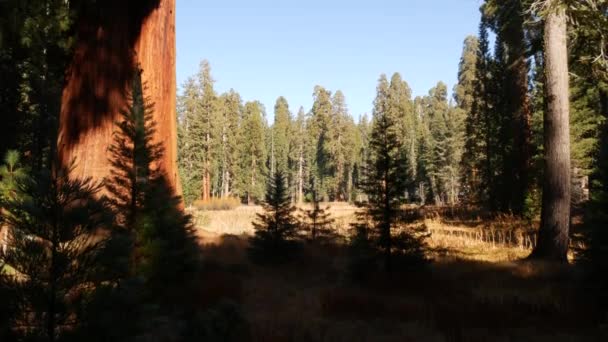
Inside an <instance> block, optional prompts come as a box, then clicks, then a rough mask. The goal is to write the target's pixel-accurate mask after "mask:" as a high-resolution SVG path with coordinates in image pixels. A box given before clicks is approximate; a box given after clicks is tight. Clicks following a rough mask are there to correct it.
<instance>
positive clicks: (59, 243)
mask: <svg viewBox="0 0 608 342" xmlns="http://www.w3.org/2000/svg"><path fill="white" fill-rule="evenodd" d="M18 189H19V192H20V193H22V194H23V196H20V197H19V198H9V199H8V200H5V201H4V202H3V203H2V206H3V207H4V209H5V211H6V214H5V215H4V218H5V222H6V224H7V226H8V227H10V235H9V242H8V245H9V246H10V247H9V248H8V249H7V252H6V253H5V254H3V255H2V257H1V260H0V264H8V265H10V266H11V267H12V268H13V269H14V270H15V272H14V274H13V275H12V276H10V277H9V279H8V281H7V285H6V286H7V287H8V288H9V289H10V291H11V293H13V297H12V298H11V302H9V305H8V306H7V307H14V308H15V309H16V311H15V312H14V316H13V317H12V319H13V320H12V323H13V324H17V325H14V326H27V327H28V329H25V330H22V329H19V330H17V332H18V333H19V334H24V336H23V337H24V338H28V339H45V340H55V341H56V340H59V339H66V338H68V337H69V335H70V334H72V333H73V332H75V331H78V329H79V328H80V327H81V326H82V324H83V318H84V317H83V314H82V312H83V310H86V305H87V298H89V297H90V296H93V295H95V292H96V291H98V290H99V289H101V288H103V287H106V286H115V284H116V280H117V278H116V269H119V268H120V266H118V267H117V263H116V262H118V264H119V263H120V260H121V258H120V254H118V255H116V254H114V255H111V258H112V259H109V258H108V254H106V252H107V250H106V249H107V248H108V247H109V246H111V244H110V239H111V238H112V229H111V228H112V226H113V216H114V215H113V212H112V210H111V209H110V206H109V205H108V203H107V202H106V201H105V200H103V199H101V200H100V199H97V197H98V193H99V191H100V190H101V186H100V185H96V184H93V183H92V182H91V180H89V179H84V180H78V179H73V178H70V169H59V170H56V171H55V172H53V173H51V172H47V171H42V172H40V173H39V174H35V175H34V176H33V177H31V178H27V179H25V180H23V181H20V182H18Z"/></svg>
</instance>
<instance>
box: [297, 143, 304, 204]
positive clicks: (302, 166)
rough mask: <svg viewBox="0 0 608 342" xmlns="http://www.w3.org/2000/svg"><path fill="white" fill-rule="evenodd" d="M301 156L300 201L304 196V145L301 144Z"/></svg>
mask: <svg viewBox="0 0 608 342" xmlns="http://www.w3.org/2000/svg"><path fill="white" fill-rule="evenodd" d="M299 157H300V158H299V159H298V203H300V204H301V203H302V199H303V197H304V146H303V145H300V156H299Z"/></svg>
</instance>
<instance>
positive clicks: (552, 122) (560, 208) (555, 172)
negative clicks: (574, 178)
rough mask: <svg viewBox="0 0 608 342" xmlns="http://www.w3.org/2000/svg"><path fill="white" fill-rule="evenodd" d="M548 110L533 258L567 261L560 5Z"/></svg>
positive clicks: (548, 53) (550, 45) (550, 54)
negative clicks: (540, 206) (538, 217)
mask: <svg viewBox="0 0 608 342" xmlns="http://www.w3.org/2000/svg"><path fill="white" fill-rule="evenodd" d="M545 63H546V64H545V74H546V80H547V84H546V92H547V93H546V97H547V109H548V110H547V113H546V114H545V121H544V147H545V172H544V180H543V202H542V212H541V225H540V230H539V233H538V244H537V245H536V248H535V249H534V251H533V252H532V254H531V255H530V257H532V258H540V259H548V260H551V261H558V262H564V263H565V262H567V261H568V259H567V253H568V242H569V238H568V231H569V228H570V118H569V115H570V113H569V108H570V102H569V84H568V82H569V80H568V50H567V22H566V13H565V10H564V9H563V8H560V7H558V8H556V9H555V10H553V11H552V12H551V13H549V15H548V16H547V18H546V22H545Z"/></svg>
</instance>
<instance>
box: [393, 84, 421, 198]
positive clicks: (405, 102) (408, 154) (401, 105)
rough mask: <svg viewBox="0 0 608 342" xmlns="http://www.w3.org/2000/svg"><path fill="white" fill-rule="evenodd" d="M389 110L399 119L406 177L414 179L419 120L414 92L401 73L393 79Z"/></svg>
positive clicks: (412, 189) (412, 184)
mask: <svg viewBox="0 0 608 342" xmlns="http://www.w3.org/2000/svg"><path fill="white" fill-rule="evenodd" d="M387 106H388V107H387V110H388V111H390V112H391V115H392V116H394V117H395V118H397V127H398V131H399V132H398V139H399V141H398V142H399V149H400V150H401V151H402V152H403V153H404V155H405V158H406V162H407V174H406V175H404V177H407V178H408V179H413V177H415V175H416V168H417V165H416V163H417V160H416V139H417V137H416V126H417V119H416V117H415V114H414V103H413V101H412V91H411V89H410V87H409V85H408V84H407V82H405V81H403V80H402V78H401V75H400V74H399V73H394V74H393V76H392V77H391V81H390V86H389V89H388V94H387ZM414 192H415V190H414V183H413V182H411V183H410V184H408V197H409V193H412V195H413V193H414Z"/></svg>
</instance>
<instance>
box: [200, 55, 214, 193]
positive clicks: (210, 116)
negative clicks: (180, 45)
mask: <svg viewBox="0 0 608 342" xmlns="http://www.w3.org/2000/svg"><path fill="white" fill-rule="evenodd" d="M198 78H199V79H198V82H199V87H200V114H199V115H200V117H199V120H197V123H196V124H195V127H197V132H195V139H199V140H200V141H201V142H200V144H201V149H202V169H201V170H200V172H202V175H203V184H202V188H201V199H202V200H203V201H205V200H209V198H211V195H212V192H213V189H212V185H213V179H212V177H213V176H216V177H217V174H214V172H213V171H214V170H217V167H216V165H215V164H216V163H217V145H218V141H217V135H218V132H217V130H218V108H217V94H216V93H215V90H214V89H213V84H214V82H215V80H214V79H213V78H212V77H211V67H210V65H209V62H208V61H207V60H203V61H202V62H201V66H200V71H199V75H198Z"/></svg>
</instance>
